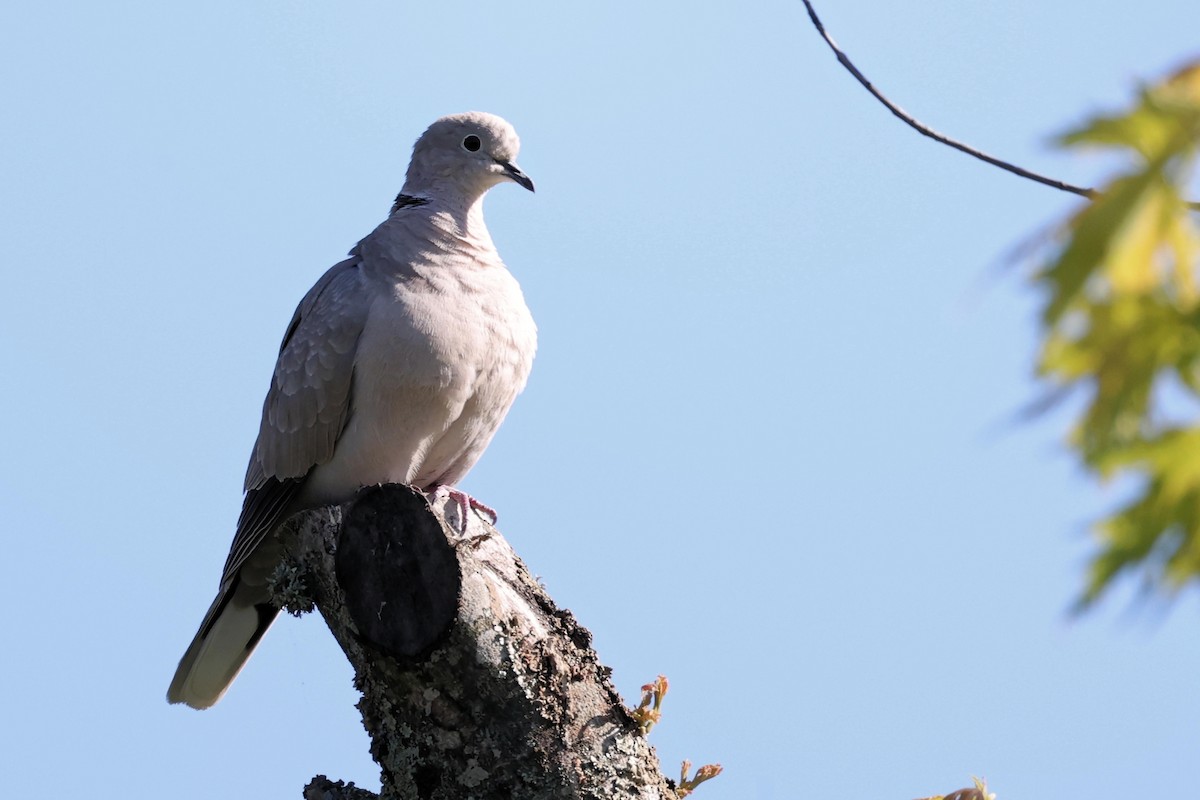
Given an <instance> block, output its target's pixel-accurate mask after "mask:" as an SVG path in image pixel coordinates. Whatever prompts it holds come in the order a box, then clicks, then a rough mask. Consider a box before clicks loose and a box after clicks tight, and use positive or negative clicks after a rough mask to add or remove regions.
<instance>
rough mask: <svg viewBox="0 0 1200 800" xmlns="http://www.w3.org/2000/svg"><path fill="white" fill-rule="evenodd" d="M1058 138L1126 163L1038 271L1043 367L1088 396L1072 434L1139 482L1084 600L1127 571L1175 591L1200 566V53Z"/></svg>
mask: <svg viewBox="0 0 1200 800" xmlns="http://www.w3.org/2000/svg"><path fill="white" fill-rule="evenodd" d="M1060 144H1061V145H1062V146H1064V147H1071V148H1078V147H1090V148H1096V147H1099V148H1103V149H1106V150H1109V151H1115V152H1117V153H1120V154H1122V155H1123V156H1124V157H1125V163H1126V164H1127V166H1126V168H1125V169H1124V170H1123V171H1122V172H1121V173H1120V174H1118V175H1116V176H1115V177H1114V178H1113V179H1112V180H1111V181H1110V182H1109V183H1108V184H1107V185H1106V186H1105V187H1103V188H1102V189H1101V190H1100V191H1098V192H1097V193H1096V195H1095V197H1094V198H1093V199H1092V200H1091V201H1090V202H1089V203H1088V204H1087V205H1086V206H1085V207H1084V208H1082V209H1081V210H1079V211H1078V212H1076V213H1075V214H1073V215H1072V216H1071V217H1070V218H1069V219H1067V220H1066V221H1065V223H1064V224H1063V225H1062V226H1061V227H1060V229H1059V236H1058V239H1057V243H1056V245H1055V247H1054V248H1053V251H1052V252H1051V253H1050V254H1049V257H1048V259H1047V262H1046V263H1045V264H1044V265H1043V267H1042V268H1041V269H1040V270H1039V271H1038V273H1037V275H1036V276H1035V281H1036V283H1037V285H1038V287H1039V288H1040V289H1041V290H1042V292H1043V294H1044V297H1045V305H1044V306H1043V309H1042V318H1041V322H1042V326H1043V338H1042V342H1043V343H1042V349H1041V354H1040V357H1039V362H1038V374H1039V376H1040V377H1041V378H1042V379H1043V380H1044V381H1046V382H1047V384H1048V385H1049V387H1050V390H1051V395H1052V396H1053V397H1056V398H1057V397H1062V396H1065V395H1067V394H1071V393H1077V392H1078V393H1082V394H1083V396H1084V407H1083V411H1082V413H1081V415H1080V417H1079V418H1078V420H1077V421H1076V423H1075V425H1074V427H1073V430H1072V432H1071V436H1070V445H1071V447H1072V449H1073V450H1074V451H1075V452H1076V453H1077V454H1078V456H1079V457H1080V459H1081V461H1082V463H1083V464H1084V465H1085V466H1086V468H1087V469H1088V470H1089V471H1091V472H1093V473H1094V474H1096V475H1098V476H1099V477H1101V478H1104V479H1111V478H1113V477H1116V476H1126V477H1130V478H1132V479H1133V481H1132V483H1133V485H1134V486H1135V491H1134V492H1133V496H1132V497H1131V499H1129V500H1128V501H1127V502H1126V503H1125V504H1124V505H1122V506H1121V507H1119V508H1117V509H1116V510H1114V511H1113V512H1112V513H1111V514H1110V515H1109V516H1108V517H1107V518H1105V519H1103V520H1101V521H1100V522H1099V524H1098V525H1097V532H1098V534H1099V539H1100V551H1099V552H1098V553H1097V554H1096V555H1095V557H1094V558H1093V560H1092V563H1091V566H1090V572H1089V576H1088V579H1087V584H1086V587H1085V589H1084V591H1083V594H1082V597H1081V598H1080V601H1079V602H1080V607H1085V606H1087V605H1088V604H1090V603H1092V602H1093V601H1094V600H1096V599H1097V598H1098V597H1100V596H1101V594H1103V592H1104V591H1105V590H1106V589H1108V588H1110V587H1111V585H1112V583H1113V581H1114V579H1115V578H1117V577H1118V576H1119V575H1122V574H1124V573H1127V572H1130V571H1140V572H1141V573H1142V576H1143V578H1144V579H1145V581H1146V583H1147V585H1148V586H1152V587H1156V588H1160V589H1164V590H1167V591H1173V590H1176V589H1178V588H1179V587H1180V586H1182V585H1183V584H1184V583H1186V582H1187V581H1189V580H1192V579H1194V578H1196V577H1197V576H1200V291H1198V288H1197V275H1196V272H1197V266H1200V265H1198V263H1197V259H1198V257H1200V230H1198V229H1197V225H1196V215H1195V213H1194V212H1193V211H1191V210H1190V209H1189V206H1188V201H1187V199H1186V197H1185V194H1184V192H1185V188H1186V186H1187V184H1188V180H1189V178H1190V176H1191V174H1192V170H1193V167H1194V165H1195V161H1196V156H1197V151H1198V148H1200V62H1196V63H1194V64H1190V65H1188V66H1186V67H1184V68H1183V69H1180V70H1178V71H1177V72H1176V73H1174V74H1173V75H1171V77H1169V78H1168V79H1167V80H1165V81H1163V82H1162V83H1160V84H1157V85H1154V86H1149V87H1144V88H1142V89H1141V90H1140V91H1139V93H1138V96H1137V98H1136V100H1135V102H1134V103H1133V104H1132V106H1131V108H1129V109H1128V110H1126V111H1124V112H1123V113H1120V114H1115V115H1105V116H1097V117H1094V118H1092V119H1091V120H1088V121H1087V122H1086V123H1085V124H1083V125H1082V126H1080V127H1079V128H1078V129H1076V130H1073V131H1071V132H1069V133H1067V134H1065V135H1064V136H1062V137H1061V139H1060ZM1168 412H1170V413H1168ZM1180 412H1182V413H1180Z"/></svg>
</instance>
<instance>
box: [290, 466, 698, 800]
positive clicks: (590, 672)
mask: <svg viewBox="0 0 1200 800" xmlns="http://www.w3.org/2000/svg"><path fill="white" fill-rule="evenodd" d="M435 504H436V505H437V506H438V508H439V509H440V510H439V511H438V512H437V513H435V512H433V511H431V510H430V508H429V506H428V504H427V502H426V500H425V498H424V497H423V496H422V495H421V494H420V493H418V492H415V491H413V490H411V489H409V488H408V487H402V486H382V487H372V488H368V489H364V490H363V492H362V493H360V495H359V496H358V497H357V498H356V499H355V500H354V501H352V502H351V503H347V504H346V505H345V506H342V507H337V508H329V509H320V510H317V511H311V512H307V513H305V514H303V515H300V516H298V517H297V518H296V519H294V520H293V521H292V523H291V524H290V525H289V526H288V528H287V530H286V531H285V533H284V534H282V536H283V539H284V543H285V546H286V549H287V551H288V554H289V555H288V557H289V563H288V564H287V565H285V567H284V568H283V569H281V570H280V572H279V573H278V574H279V580H278V581H277V586H276V595H277V597H280V598H287V600H288V603H289V605H293V606H295V605H299V606H303V605H304V604H303V602H302V601H301V602H299V603H297V601H296V598H297V597H300V598H304V597H307V598H310V599H311V600H312V601H314V602H315V604H316V606H317V608H318V609H319V610H320V611H321V614H322V615H323V616H324V617H325V620H326V622H327V623H328V624H329V627H330V629H331V630H332V631H333V634H334V636H335V637H336V638H337V640H338V642H339V643H340V644H341V646H342V649H343V650H344V651H345V652H346V656H347V657H348V658H349V659H350V662H351V664H353V665H354V670H355V682H356V686H357V687H358V688H359V689H360V690H361V691H362V693H363V696H362V699H361V701H360V702H359V704H358V707H359V710H360V711H361V713H362V717H363V724H364V725H365V727H366V729H367V732H368V733H369V734H370V736H371V753H372V755H373V756H374V757H375V760H376V761H377V762H378V763H379V765H380V768H381V770H382V786H383V788H382V796H383V797H385V798H388V799H389V800H417V798H420V799H421V800H460V799H465V798H473V799H474V800H489V799H491V798H495V799H496V800H500V799H501V798H503V799H504V800H511V798H522V800H543V799H545V800H550V798H555V799H557V798H564V799H565V798H596V799H597V800H599V799H600V798H604V800H623V799H624V798H638V800H673V799H674V798H675V793H674V791H673V789H672V786H671V784H670V783H669V781H667V780H666V779H665V778H664V777H663V776H662V773H661V771H660V770H659V765H658V759H657V757H656V756H655V755H654V751H653V749H652V748H651V747H650V746H649V745H648V744H647V742H646V740H645V738H644V737H643V736H642V735H641V734H639V733H638V728H637V725H636V724H635V723H634V722H633V720H632V719H631V718H630V717H629V714H628V713H627V711H626V710H625V707H624V705H623V704H622V702H621V699H620V697H619V696H618V695H617V692H616V690H615V689H614V688H613V685H612V682H611V681H610V680H609V670H608V668H607V667H605V666H603V665H602V664H600V663H599V661H598V660H597V658H596V654H595V651H593V650H592V649H591V635H590V634H589V633H588V631H587V630H586V629H585V628H583V627H582V626H580V625H579V624H578V623H577V622H576V621H575V619H574V617H573V616H572V615H571V613H570V612H569V611H566V610H563V609H559V608H558V607H557V606H555V604H554V602H553V601H552V600H551V599H550V598H549V597H548V596H547V595H546V593H545V591H544V590H543V589H542V587H541V586H540V585H539V584H538V583H537V581H535V580H534V579H533V577H532V576H531V575H530V574H529V572H528V571H527V570H526V569H525V566H524V564H522V563H521V561H520V559H518V558H517V556H516V554H515V553H513V551H512V549H511V548H510V547H509V546H508V543H507V542H505V540H504V539H503V538H502V537H501V536H500V534H499V533H497V532H496V531H495V529H493V528H492V527H491V526H489V525H487V524H486V523H485V522H484V521H483V520H481V519H479V518H478V517H477V516H476V515H475V514H471V515H470V516H471V519H470V520H469V521H468V525H467V531H466V534H465V535H462V536H460V535H458V533H456V532H455V531H457V529H458V528H459V526H458V524H457V506H456V504H455V503H453V502H449V501H448V500H447V498H446V497H445V495H439V496H438V497H437V498H435ZM446 517H449V518H450V523H451V524H446V521H445V520H446ZM430 620H434V621H435V623H431V622H430ZM321 778H322V780H324V783H322V784H320V785H317V782H316V780H314V783H313V784H310V785H309V787H307V788H306V796H308V794H309V793H312V794H313V797H314V798H319V799H320V800H337V798H341V797H349V796H350V795H349V794H344V793H339V792H341V791H342V789H340V788H339V787H338V786H337V785H336V784H333V783H332V782H330V781H328V780H327V779H324V778H323V776H321ZM353 791H355V792H361V791H362V790H360V789H354V790H353ZM354 796H355V797H361V795H354Z"/></svg>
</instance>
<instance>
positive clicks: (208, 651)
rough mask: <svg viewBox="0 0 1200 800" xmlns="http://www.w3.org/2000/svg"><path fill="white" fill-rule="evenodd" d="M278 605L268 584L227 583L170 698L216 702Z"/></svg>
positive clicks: (194, 702)
mask: <svg viewBox="0 0 1200 800" xmlns="http://www.w3.org/2000/svg"><path fill="white" fill-rule="evenodd" d="M278 614H279V609H277V608H275V606H273V605H272V604H271V600H270V597H269V595H268V593H267V590H266V587H265V586H250V585H247V584H245V583H243V582H242V581H240V580H239V581H235V582H234V585H233V586H230V587H228V588H225V589H222V591H221V593H220V594H218V595H217V599H216V600H214V601H213V604H212V607H211V608H209V609H208V613H207V614H206V615H205V616H204V622H203V623H202V624H201V625H200V630H199V631H197V632H196V638H194V639H192V643H191V644H190V645H189V646H188V649H187V652H186V653H184V654H183V658H181V659H179V668H178V669H176V670H175V679H174V680H172V681H171V688H170V689H168V690H167V700H169V701H170V702H172V703H187V704H188V705H189V706H191V707H192V708H208V707H209V706H212V705H214V704H215V703H216V702H217V701H218V700H220V699H221V696H222V695H224V694H225V691H226V690H227V689H228V688H229V685H230V684H231V683H233V679H234V678H236V677H237V676H238V673H239V672H241V671H242V667H244V666H245V665H246V661H247V659H249V658H250V654H251V653H253V652H254V648H255V647H256V646H257V645H258V642H259V640H260V639H262V637H263V634H264V633H266V632H267V629H268V628H270V627H271V623H272V622H274V621H275V617H276V615H278Z"/></svg>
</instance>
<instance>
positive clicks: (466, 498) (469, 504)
mask: <svg viewBox="0 0 1200 800" xmlns="http://www.w3.org/2000/svg"><path fill="white" fill-rule="evenodd" d="M445 488H446V490H447V492H448V493H449V496H450V499H451V500H452V501H453V502H454V504H455V505H456V506H457V507H458V532H459V534H460V535H463V536H465V535H466V533H467V512H468V511H471V510H473V511H477V512H479V513H480V514H482V515H483V516H485V517H487V518H488V520H489V522H490V523H491V524H492V525H495V524H496V520H497V519H498V515H497V514H496V509H494V508H492V507H491V506H487V505H484V504H483V503H481V502H479V501H478V500H476V499H475V498H474V497H471V495H469V494H467V493H466V492H462V491H459V490H458V489H455V488H454V487H453V486H447V487H445ZM434 491H437V490H436V489H435V490H434Z"/></svg>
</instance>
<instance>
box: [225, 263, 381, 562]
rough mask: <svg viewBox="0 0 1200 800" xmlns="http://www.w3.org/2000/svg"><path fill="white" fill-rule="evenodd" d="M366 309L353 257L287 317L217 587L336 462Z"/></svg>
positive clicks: (333, 270)
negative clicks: (307, 485) (320, 469)
mask: <svg viewBox="0 0 1200 800" xmlns="http://www.w3.org/2000/svg"><path fill="white" fill-rule="evenodd" d="M370 305H371V295H370V292H369V291H367V289H366V287H365V286H364V285H363V282H362V275H361V272H360V270H359V259H358V258H357V257H354V258H349V259H346V260H345V261H343V262H341V263H339V264H337V265H335V266H334V267H332V268H331V269H330V270H329V271H328V272H326V273H325V275H323V276H322V277H321V279H320V280H319V281H317V283H316V285H315V286H313V287H312V289H310V290H309V292H308V294H307V295H305V296H304V299H303V300H302V301H300V305H299V307H298V308H297V309H296V313H295V314H294V315H293V316H292V321H291V324H289V325H288V329H287V333H286V334H284V337H283V344H282V345H280V348H279V359H278V360H277V361H276V362H275V374H274V376H273V377H272V379H271V388H270V391H268V392H267V399H266V400H265V401H264V402H263V413H262V422H261V424H260V425H259V431H258V441H257V442H255V444H254V450H253V452H252V453H251V454H250V465H249V467H248V468H247V470H246V484H245V489H246V499H245V501H244V503H243V504H242V514H241V517H240V518H239V519H238V526H237V533H236V534H234V537H233V544H232V545H231V546H230V548H229V558H228V560H227V561H226V562H225V572H224V574H223V576H222V580H221V582H222V585H224V584H226V583H227V582H228V581H229V580H230V579H231V578H232V577H233V576H234V575H235V574H236V573H237V571H238V569H239V568H240V567H241V566H242V564H243V563H244V562H245V560H246V558H248V557H249V555H250V554H251V553H252V552H253V551H254V549H255V548H256V547H258V545H259V544H260V543H261V542H262V541H263V539H264V538H265V537H266V536H267V535H268V534H269V533H270V532H271V531H272V530H273V529H274V528H275V526H276V525H278V524H279V523H280V522H282V521H283V518H284V516H285V515H287V514H289V513H291V512H292V511H293V510H294V508H293V507H292V501H293V500H294V499H295V497H296V495H298V494H299V491H300V488H301V486H302V485H303V482H304V476H305V475H307V474H308V471H309V470H310V469H312V468H313V467H315V466H316V465H318V464H323V463H325V462H326V461H328V460H329V459H330V458H332V457H333V451H334V448H335V447H337V440H338V436H339V435H340V434H341V432H342V429H343V428H345V426H346V420H347V419H348V418H349V415H350V405H351V397H350V388H351V385H352V383H353V380H354V357H355V351H356V348H357V345H358V339H359V336H361V335H362V331H363V327H364V326H365V325H366V321H367V312H368V311H369V310H370Z"/></svg>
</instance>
